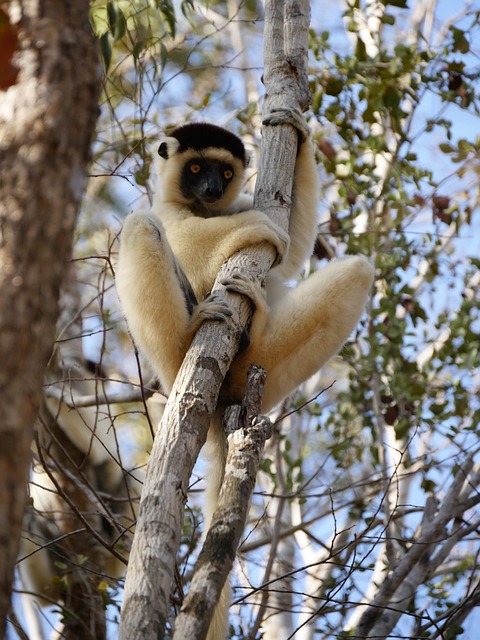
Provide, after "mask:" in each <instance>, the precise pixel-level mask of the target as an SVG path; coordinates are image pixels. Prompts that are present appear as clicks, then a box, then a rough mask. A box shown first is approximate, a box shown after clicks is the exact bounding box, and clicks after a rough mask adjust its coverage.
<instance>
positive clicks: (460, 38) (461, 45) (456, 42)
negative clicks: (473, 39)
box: [450, 27, 470, 53]
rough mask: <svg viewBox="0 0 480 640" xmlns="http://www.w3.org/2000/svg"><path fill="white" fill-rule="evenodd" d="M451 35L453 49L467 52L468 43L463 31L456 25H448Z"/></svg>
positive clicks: (468, 48) (468, 49)
mask: <svg viewBox="0 0 480 640" xmlns="http://www.w3.org/2000/svg"><path fill="white" fill-rule="evenodd" d="M450 30H451V32H452V35H453V51H460V53H468V52H469V51H470V43H469V42H468V40H467V39H466V37H465V32H464V31H462V30H461V29H457V28H456V27H450Z"/></svg>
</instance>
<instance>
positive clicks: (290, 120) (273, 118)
mask: <svg viewBox="0 0 480 640" xmlns="http://www.w3.org/2000/svg"><path fill="white" fill-rule="evenodd" d="M262 124H264V125H265V126H267V127H274V126H276V125H279V124H291V125H292V127H295V129H296V130H297V132H298V135H299V139H300V140H301V141H302V142H303V141H305V140H306V139H307V138H308V137H309V135H310V129H309V128H308V125H307V123H306V121H305V118H304V117H303V115H302V114H301V113H300V111H298V109H289V108H288V107H278V108H277V107H276V108H274V109H272V110H271V111H270V113H269V114H268V115H267V116H266V117H265V118H264V119H263V121H262Z"/></svg>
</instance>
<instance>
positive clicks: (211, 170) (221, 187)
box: [181, 157, 234, 209]
mask: <svg viewBox="0 0 480 640" xmlns="http://www.w3.org/2000/svg"><path fill="white" fill-rule="evenodd" d="M233 175H234V170H233V167H232V166H231V165H230V164H228V163H225V162H221V161H220V160H213V159H211V158H202V157H199V158H192V159H191V160H189V161H188V162H187V163H186V164H185V166H184V167H183V171H182V180H181V189H182V194H183V195H184V196H185V198H188V199H191V198H194V200H195V203H194V205H196V206H197V207H199V208H201V209H204V208H206V209H208V205H212V204H214V203H216V202H218V201H219V200H221V198H222V197H223V195H224V193H225V191H226V189H227V187H228V185H229V184H230V182H231V180H232V178H233Z"/></svg>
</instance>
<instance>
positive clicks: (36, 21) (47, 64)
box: [0, 0, 100, 637]
mask: <svg viewBox="0 0 480 640" xmlns="http://www.w3.org/2000/svg"><path fill="white" fill-rule="evenodd" d="M7 6H8V12H9V17H10V21H11V22H12V23H17V25H18V29H19V31H18V34H19V44H18V47H17V51H16V54H15V58H14V62H16V64H17V66H18V68H19V74H18V78H17V82H16V84H14V85H12V86H10V87H9V88H8V89H6V90H5V91H3V92H1V93H0V176H1V178H0V179H1V183H0V360H1V363H2V366H1V368H0V441H1V443H2V446H1V448H0V636H2V637H3V633H4V628H5V620H6V615H7V612H8V609H9V606H10V592H11V585H12V579H13V569H14V563H15V559H16V556H17V553H18V545H19V535H20V529H21V523H22V514H23V508H24V504H25V498H26V482H27V479H28V471H29V463H30V443H31V438H32V426H33V423H34V420H35V417H36V414H37V411H38V406H39V399H40V393H41V388H42V382H43V374H44V370H45V366H46V364H47V361H48V358H49V356H50V353H51V350H52V343H53V339H54V331H55V323H56V319H57V315H58V304H57V303H58V293H59V287H60V282H61V279H62V273H63V269H64V266H65V261H66V260H68V259H69V257H70V252H71V245H72V233H73V229H74V225H75V219H76V214H77V211H78V207H79V203H80V199H81V197H82V194H83V190H84V185H85V177H86V175H85V167H86V164H87V161H88V159H89V154H90V144H91V141H92V135H93V132H94V127H95V122H96V118H97V109H98V94H99V89H100V78H99V68H98V65H99V61H98V57H97V52H96V45H95V39H94V36H93V33H92V30H91V28H90V24H89V18H88V11H89V3H88V1H87V0H70V1H69V2H65V1H64V0H12V1H11V2H10V3H9V4H8V5H7Z"/></svg>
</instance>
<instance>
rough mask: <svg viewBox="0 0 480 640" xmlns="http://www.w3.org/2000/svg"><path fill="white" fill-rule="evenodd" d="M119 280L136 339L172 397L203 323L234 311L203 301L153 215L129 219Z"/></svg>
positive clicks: (210, 298) (211, 300) (214, 300)
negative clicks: (184, 362) (188, 351)
mask: <svg viewBox="0 0 480 640" xmlns="http://www.w3.org/2000/svg"><path fill="white" fill-rule="evenodd" d="M115 280H116V287H117V292H118V295H119V298H120V302H121V305H122V308H123V312H124V314H125V317H126V319H127V323H128V326H129V329H130V331H131V333H132V336H133V339H134V341H135V343H136V344H137V346H138V347H139V349H140V350H141V351H142V352H143V353H144V354H145V355H146V356H147V357H148V359H149V361H150V363H151V364H152V366H153V368H154V371H155V373H156V374H157V375H158V377H159V378H160V382H161V384H162V386H163V388H164V390H165V392H167V393H169V392H170V389H171V387H172V385H173V382H174V380H175V376H176V375H177V372H178V369H179V368H180V365H181V364H182V361H183V358H184V356H185V353H186V351H187V349H188V347H189V345H190V342H191V340H192V338H193V335H194V333H195V331H196V329H198V327H199V325H200V324H201V323H202V322H203V321H204V320H206V319H213V320H223V319H224V318H225V317H226V316H227V315H231V312H230V310H229V309H228V307H227V306H226V303H225V302H222V301H220V300H218V299H217V298H216V297H214V296H208V297H207V298H206V299H205V300H203V301H202V302H200V303H198V302H197V299H196V296H195V293H194V291H193V289H192V287H191V285H190V283H189V281H188V279H187V277H186V276H185V274H184V272H183V271H182V268H181V266H180V264H179V263H178V261H177V260H176V259H175V256H174V255H173V252H172V250H171V248H170V245H169V243H168V241H167V238H166V235H165V231H164V229H163V227H162V225H161V223H160V222H159V220H158V219H156V218H155V217H154V216H152V215H149V214H144V213H134V214H131V215H129V216H128V217H127V219H126V220H125V224H124V226H123V230H122V234H121V238H120V253H119V260H118V265H117V269H116V275H115Z"/></svg>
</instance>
